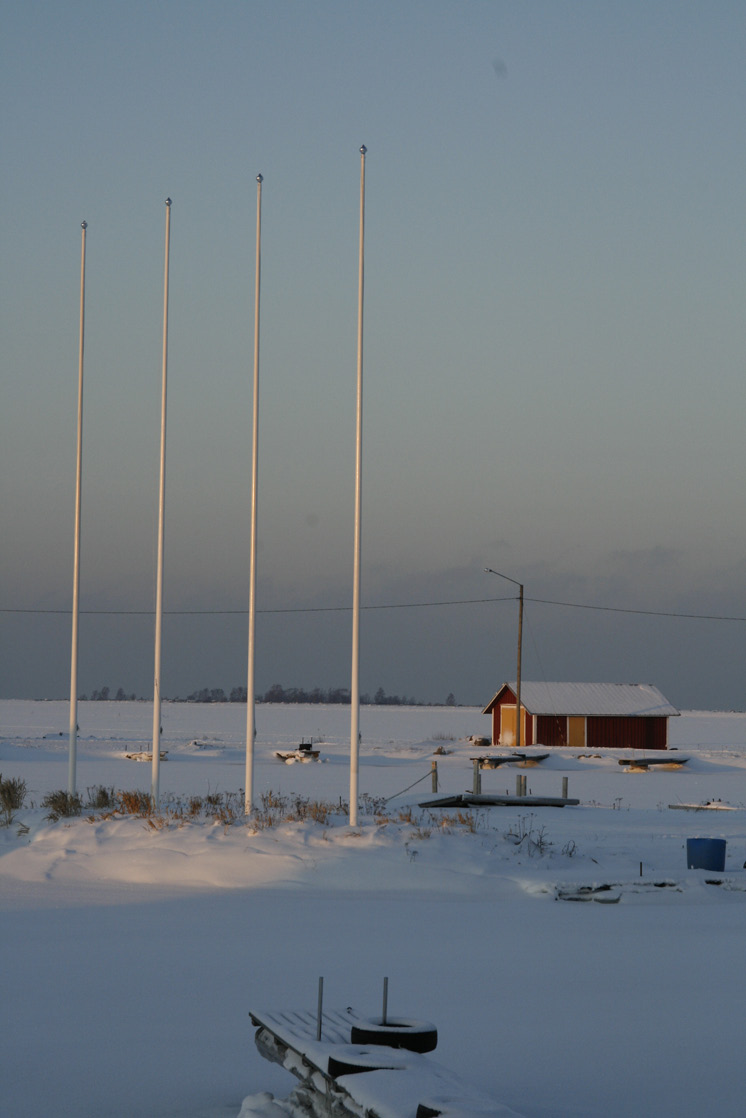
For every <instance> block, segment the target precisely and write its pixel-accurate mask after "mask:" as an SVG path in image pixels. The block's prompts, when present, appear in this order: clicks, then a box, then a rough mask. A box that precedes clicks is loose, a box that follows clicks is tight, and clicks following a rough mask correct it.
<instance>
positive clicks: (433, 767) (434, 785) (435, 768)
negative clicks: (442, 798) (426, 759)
mask: <svg viewBox="0 0 746 1118" xmlns="http://www.w3.org/2000/svg"><path fill="white" fill-rule="evenodd" d="M430 770H431V774H432V788H433V792H437V791H438V762H437V761H431V762H430Z"/></svg>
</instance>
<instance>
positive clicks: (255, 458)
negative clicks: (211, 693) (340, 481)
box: [244, 175, 262, 815]
mask: <svg viewBox="0 0 746 1118" xmlns="http://www.w3.org/2000/svg"><path fill="white" fill-rule="evenodd" d="M261 246H262V176H261V175H257V176H256V275H255V281H254V398H253V406H254V415H253V428H252V468H251V560H250V574H249V672H248V682H247V687H246V776H245V792H244V796H245V799H244V812H245V814H246V815H250V814H251V812H252V811H253V809H254V737H255V735H256V723H255V717H254V716H255V692H254V688H255V670H254V639H255V632H256V538H257V537H256V510H257V492H258V480H259V294H260V282H261V261H262V248H261Z"/></svg>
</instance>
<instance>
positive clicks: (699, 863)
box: [686, 838, 725, 873]
mask: <svg viewBox="0 0 746 1118" xmlns="http://www.w3.org/2000/svg"><path fill="white" fill-rule="evenodd" d="M686 865H687V869H690V870H714V871H715V873H722V872H723V870H724V869H725V839H712V838H690V839H687V840H686Z"/></svg>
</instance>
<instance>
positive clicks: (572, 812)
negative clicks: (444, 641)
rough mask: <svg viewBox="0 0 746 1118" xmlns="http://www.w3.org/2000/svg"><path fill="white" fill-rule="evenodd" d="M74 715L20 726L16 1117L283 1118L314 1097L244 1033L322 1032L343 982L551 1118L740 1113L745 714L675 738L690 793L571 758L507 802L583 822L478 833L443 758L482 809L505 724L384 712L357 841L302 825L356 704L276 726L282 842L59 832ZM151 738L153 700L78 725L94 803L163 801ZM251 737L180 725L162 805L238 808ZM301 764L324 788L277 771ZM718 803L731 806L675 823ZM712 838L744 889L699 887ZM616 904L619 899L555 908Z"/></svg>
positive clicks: (267, 762) (8, 730) (319, 825)
mask: <svg viewBox="0 0 746 1118" xmlns="http://www.w3.org/2000/svg"><path fill="white" fill-rule="evenodd" d="M67 717H68V715H67V704H65V703H55V702H49V703H31V702H22V701H5V702H1V703H0V773H2V776H3V778H6V779H7V778H13V777H18V778H22V779H23V780H25V781H26V783H27V786H28V796H27V803H26V807H24V808H23V809H22V810H20V811H19V812H18V813H17V816H16V819H15V820H14V822H13V823H12V824H11V826H10V827H4V828H0V950H1V951H2V959H3V964H4V966H3V986H2V991H3V999H2V1006H3V1014H2V1019H3V1040H2V1055H3V1061H2V1062H3V1075H2V1088H1V1091H0V1098H2V1107H1V1109H2V1111H3V1113H7V1114H8V1115H14V1116H16V1115H17V1116H19V1118H51V1116H52V1115H54V1116H55V1118H66V1116H81V1118H82V1116H89V1115H90V1116H91V1118H93V1116H94V1115H95V1116H97V1118H99V1116H102V1115H107V1116H112V1118H119V1116H121V1118H124V1116H125V1115H126V1116H127V1118H132V1116H136V1115H142V1116H149V1118H151V1116H152V1118H154V1116H158V1118H166V1116H176V1115H178V1116H180V1118H237V1116H238V1114H239V1112H240V1111H241V1110H242V1104H243V1100H244V1099H245V1098H246V1097H247V1096H254V1097H255V1101H254V1102H253V1103H247V1104H246V1105H245V1106H244V1108H243V1113H244V1115H249V1114H257V1115H259V1114H261V1115H268V1114H269V1113H270V1112H271V1107H270V1105H269V1103H268V1102H267V1096H266V1095H264V1096H263V1097H262V1093H263V1092H270V1093H272V1094H273V1095H274V1096H275V1097H276V1098H277V1099H283V1098H285V1097H286V1096H287V1095H288V1094H289V1093H290V1092H291V1090H292V1089H293V1087H294V1085H295V1081H294V1080H293V1079H292V1078H291V1077H290V1076H289V1075H288V1073H287V1072H285V1071H283V1070H282V1069H281V1068H279V1067H277V1066H275V1065H272V1064H269V1063H267V1062H266V1061H265V1060H263V1059H262V1058H261V1057H260V1056H259V1054H258V1052H257V1051H256V1049H255V1047H254V1043H253V1029H252V1028H251V1025H250V1022H249V1020H248V1012H249V1009H250V1008H252V1007H262V1008H264V1009H266V1008H309V1009H313V1008H315V999H316V988H317V981H318V977H319V976H320V975H323V976H324V979H325V997H326V1002H327V1004H328V1005H329V1006H330V1007H332V1006H337V1007H344V1006H347V1005H353V1006H355V1008H356V1009H357V1010H358V1011H359V1012H361V1013H365V1014H371V1013H375V1012H378V1011H379V1010H380V999H381V984H382V979H383V977H384V976H388V978H389V1010H390V1012H392V1013H394V1014H399V1015H403V1016H407V1017H418V1018H424V1019H428V1020H432V1021H434V1022H435V1023H436V1024H437V1025H438V1030H439V1036H440V1042H439V1046H438V1051H437V1053H436V1055H437V1058H438V1059H439V1061H440V1062H441V1063H443V1064H446V1065H448V1066H449V1067H451V1068H453V1069H454V1070H455V1071H458V1072H459V1073H460V1074H461V1075H462V1076H464V1077H465V1078H466V1079H467V1080H468V1081H469V1082H471V1083H472V1084H473V1085H474V1087H475V1088H477V1089H479V1090H481V1091H485V1092H488V1093H489V1094H491V1095H492V1096H493V1097H494V1098H495V1099H496V1100H499V1101H500V1102H502V1103H504V1104H506V1105H508V1106H510V1107H512V1108H513V1109H514V1110H516V1111H517V1112H519V1113H520V1114H523V1115H526V1116H531V1118H549V1116H558V1118H559V1116H562V1118H569V1116H590V1115H597V1116H601V1115H603V1116H608V1118H613V1116H627V1115H635V1116H638V1115H645V1116H647V1115H650V1116H653V1115H655V1116H671V1118H673V1116H674V1115H676V1116H677V1118H681V1116H692V1118H694V1116H695V1115H696V1116H697V1118H700V1116H702V1115H713V1116H723V1118H726V1116H731V1115H732V1116H736V1115H738V1116H739V1118H740V1115H742V1114H743V1112H744V1107H745V1106H746V1061H745V1060H744V1052H743V1036H744V1017H745V1015H746V1010H745V1008H744V1007H745V1006H746V967H744V962H743V953H744V942H745V936H746V870H744V868H743V867H744V861H745V860H746V714H737V713H731V714H728V713H715V714H713V713H707V712H688V713H685V714H684V715H683V716H682V717H681V718H678V719H673V720H672V721H671V723H670V739H671V745H672V746H675V747H676V748H677V749H678V751H679V753H680V755H681V756H682V757H687V758H688V761H687V763H686V764H685V765H684V766H683V768H681V769H680V770H677V771H658V770H655V769H654V770H651V771H650V772H645V773H643V772H626V771H624V769H623V767H622V766H620V765H619V764H618V758H619V757H620V756H623V755H624V754H623V752H622V751H610V752H609V753H608V754H605V755H604V756H603V757H599V756H589V755H586V756H579V755H578V753H577V752H575V751H570V750H567V751H560V750H555V751H553V752H552V753H551V756H550V757H549V759H548V760H546V761H544V762H542V763H541V764H540V765H539V766H537V767H535V768H529V769H515V768H513V767H510V768H502V769H498V770H494V771H485V772H484V773H483V777H482V782H483V783H482V786H483V791H485V792H489V791H495V792H498V791H499V792H506V791H509V792H511V793H512V792H514V791H515V782H516V774H517V773H524V774H525V775H526V776H527V778H528V791H529V792H531V793H533V794H534V795H547V796H559V795H560V794H561V787H562V778H563V777H567V778H568V782H569V795H570V796H571V797H576V798H578V799H579V800H580V805H579V806H578V807H570V806H568V807H565V808H563V809H557V808H530V807H528V806H520V807H501V808H497V807H495V808H489V809H483V810H481V811H479V812H476V813H466V814H465V815H463V818H462V820H459V819H458V818H456V813H455V812H453V811H442V810H441V811H431V812H427V811H425V810H422V809H420V808H419V806H418V805H419V804H420V803H421V802H422V801H425V800H427V799H429V798H431V792H430V765H431V761H432V760H433V759H434V751H435V750H436V749H441V750H444V751H447V752H444V753H441V754H440V755H438V756H437V758H436V759H437V761H438V770H439V777H440V785H441V792H443V793H449V792H463V791H469V790H470V789H471V786H472V764H471V761H470V758H471V757H473V756H474V755H475V753H476V752H477V750H476V749H475V747H474V746H473V745H472V744H470V743H469V742H468V741H467V740H466V738H467V737H468V735H470V734H487V733H488V732H489V718H487V717H485V716H483V715H481V714H480V713H479V711H477V710H474V709H465V708H458V707H457V708H379V707H364V708H363V709H362V711H361V731H362V736H363V744H362V749H361V760H360V792H361V794H363V796H364V797H365V802H364V811H363V812H362V814H361V817H360V820H359V825H358V826H357V827H356V828H355V829H354V830H351V829H350V828H349V827H348V826H347V819H346V816H345V815H344V814H343V813H342V814H337V815H330V816H328V817H327V819H326V821H325V822H315V821H313V820H312V819H310V818H308V817H307V818H306V819H305V820H304V821H302V822H295V821H293V822H285V821H283V819H282V815H283V811H284V812H285V813H287V811H290V810H292V809H293V806H294V805H297V801H300V802H301V804H312V803H313V802H315V801H324V802H326V803H328V804H331V805H337V806H338V805H339V803H340V800H342V801H343V802H344V801H346V799H347V792H348V787H349V772H348V766H347V748H348V747H347V740H348V735H349V710H348V708H346V707H311V706H303V707H297V706H260V707H258V709H257V730H258V736H257V746H256V762H255V786H256V799H257V802H261V801H262V800H263V802H264V804H267V803H268V802H269V796H270V793H271V795H272V798H273V800H274V801H275V802H277V801H279V803H280V805H281V807H282V810H280V809H279V808H278V809H277V810H276V811H275V813H274V815H273V816H272V825H271V826H263V827H261V828H260V829H257V828H256V827H254V826H252V825H251V824H247V823H246V822H244V821H240V822H237V823H234V824H233V825H231V826H225V825H223V824H221V823H219V822H215V821H210V820H205V819H204V818H203V817H201V816H200V817H198V819H197V821H196V822H187V821H184V820H178V819H176V820H171V821H170V822H169V824H168V825H166V826H160V825H159V824H155V825H154V824H153V821H152V820H148V819H146V818H142V817H137V816H132V815H128V816H123V815H116V816H113V817H110V818H102V817H101V813H98V814H97V815H94V813H92V812H90V811H85V810H84V812H83V815H82V816H81V817H80V818H78V819H74V820H60V821H59V822H57V823H54V824H52V823H49V822H47V821H45V819H44V814H45V812H44V811H43V810H42V809H41V808H40V807H39V805H40V802H41V800H42V798H43V797H44V796H45V795H46V794H47V793H49V792H51V791H54V790H56V789H61V788H64V787H65V786H66V783H67ZM150 720H151V708H150V706H149V705H148V704H145V703H84V704H81V706H80V711H79V722H80V739H79V755H78V787H79V789H80V790H81V792H82V793H83V794H84V798H85V794H86V790H87V789H92V788H95V787H97V786H100V785H103V786H105V787H115V788H116V789H119V790H125V789H138V788H139V789H142V790H144V791H147V790H149V787H150V766H149V765H147V764H138V763H137V762H134V761H128V760H126V758H125V754H126V753H128V752H136V751H138V750H144V749H147V747H148V741H149V734H150ZM244 731H245V707H241V706H233V705H216V706H207V705H191V704H189V705H187V704H164V708H163V740H162V746H163V748H164V749H166V750H168V755H167V756H168V759H167V760H166V761H164V763H163V764H162V766H161V794H162V799H163V801H164V807H166V808H168V807H169V806H170V805H172V801H173V800H176V799H180V801H181V802H182V803H184V802H186V801H188V799H189V798H190V797H196V796H201V797H204V796H205V795H206V794H207V793H208V792H211V793H215V792H221V793H225V792H237V791H238V789H239V788H241V786H242V783H243V774H244V752H243V745H242V742H243V737H244ZM302 739H305V741H308V740H309V739H313V742H314V747H315V748H316V747H318V748H319V749H320V751H321V760H320V762H319V763H308V764H293V765H283V764H282V763H281V762H280V761H278V760H277V758H276V757H275V750H277V749H283V748H292V747H294V746H295V745H297V744H298V743H299V742H300V741H301V740H302ZM416 781H419V783H417V784H416V785H415V786H414V787H410V786H412V785H413V784H414V782H416ZM405 789H408V790H406V791H405ZM383 800H387V801H388V802H387V803H385V804H384V803H383ZM712 800H720V801H722V802H723V803H724V804H727V805H729V806H730V807H732V808H734V809H735V810H730V811H728V810H717V811H715V810H711V811H701V812H692V811H686V810H672V809H671V808H670V807H669V805H671V804H681V803H689V804H693V803H704V802H706V801H712ZM34 805H35V806H34ZM260 815H261V812H260ZM266 815H267V813H265V818H266ZM444 817H445V820H444ZM26 828H28V830H26ZM694 836H704V837H713V838H717V837H722V838H725V839H726V840H727V860H726V870H725V873H724V874H713V873H710V872H707V871H699V870H688V869H687V865H686V850H685V846H686V839H687V838H688V837H694ZM712 880H720V881H721V882H722V883H721V884H719V885H713V884H707V882H708V881H712ZM599 885H610V886H612V888H611V889H610V890H607V891H605V893H602V894H597V895H598V896H599V897H602V898H604V897H605V898H609V897H611V898H612V899H613V898H615V897H617V896H618V897H619V903H614V904H597V903H593V902H589V903H582V904H578V903H568V902H566V901H564V900H558V899H557V895H558V892H564V893H568V892H569V893H572V892H573V891H574V890H576V889H577V888H579V887H583V886H599Z"/></svg>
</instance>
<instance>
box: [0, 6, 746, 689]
mask: <svg viewBox="0 0 746 1118" xmlns="http://www.w3.org/2000/svg"><path fill="white" fill-rule="evenodd" d="M0 14H1V17H2V28H1V34H0V41H1V42H2V59H1V60H0V83H1V84H0V103H2V106H3V108H2V124H3V135H2V150H3V176H2V188H3V206H2V243H3V251H2V265H1V269H0V274H1V275H2V309H1V313H2V348H1V350H0V352H1V354H2V362H3V399H4V402H3V408H2V438H1V439H0V470H1V471H2V478H3V501H2V514H1V520H0V532H1V533H2V555H3V572H4V574H3V584H2V586H3V588H2V601H0V606H1V607H3V608H4V609H6V610H7V609H65V608H68V607H69V604H70V601H71V593H72V528H73V526H72V516H73V499H74V468H75V412H76V391H77V360H78V355H77V345H78V339H77V316H78V282H79V259H80V222H81V221H82V220H86V221H87V222H88V263H87V283H88V297H87V307H86V313H87V329H86V369H85V375H86V382H85V428H84V483H83V487H84V493H83V502H84V508H83V563H82V584H81V605H82V608H83V609H144V610H148V609H150V608H152V604H153V600H154V579H155V531H156V505H157V469H158V431H159V422H160V418H159V412H158V409H159V396H160V346H161V314H162V278H163V275H162V273H163V233H164V218H165V208H164V199H165V198H166V196H167V195H170V196H171V197H172V198H173V209H172V253H171V314H170V349H169V417H168V476H167V499H166V556H167V568H166V608H167V609H172V610H180V609H236V610H240V609H243V608H245V606H246V602H247V595H248V576H247V565H248V522H249V508H248V505H249V489H250V423H251V362H252V341H253V267H254V221H255V204H256V185H255V177H256V175H257V173H259V172H261V173H262V174H263V176H264V188H263V228H262V243H263V273H262V385H261V405H260V428H261V431H260V479H259V481H260V508H259V533H260V556H259V600H258V607H259V609H273V608H288V607H314V606H346V605H348V604H349V603H350V601H351V576H352V511H353V476H352V470H353V465H354V405H355V398H354V394H355V339H356V317H355V316H356V304H357V287H356V285H357V233H358V230H357V206H358V185H359V167H360V162H359V154H358V149H359V147H360V144H362V143H365V144H366V146H367V147H368V157H367V183H366V185H367V211H366V319H365V442H364V467H363V482H364V484H363V536H364V552H363V564H364V572H363V599H364V602H365V603H366V604H369V605H378V604H386V603H391V602H401V603H413V602H423V601H444V600H452V599H477V598H487V597H499V596H501V595H502V594H506V595H510V594H511V593H512V589H511V586H510V584H509V583H503V582H501V581H500V580H498V579H495V578H494V577H491V576H488V575H485V574H484V573H483V568H484V567H485V566H491V567H495V568H496V569H498V570H502V571H504V572H505V573H506V574H509V575H510V576H511V577H513V578H516V579H520V580H522V581H523V582H524V583H525V585H526V595H527V597H528V598H531V597H534V598H545V599H555V600H561V601H571V602H579V603H586V604H589V605H604V606H613V607H622V608H633V609H643V610H661V611H670V612H685V613H697V614H717V615H724V616H730V617H735V616H737V617H744V616H746V605H745V598H746V541H745V538H744V530H745V527H746V507H745V506H746V497H745V496H744V491H745V490H746V487H745V486H744V483H743V477H744V465H745V462H744V459H745V457H746V455H745V453H744V436H743V427H744V403H745V399H744V396H745V393H744V371H745V369H744V366H745V357H746V338H745V329H744V287H745V283H744V280H745V279H746V264H745V261H746V243H745V241H746V237H745V235H744V186H745V184H746V143H745V142H744V141H745V137H744V106H745V105H746V72H745V68H744V63H743V59H744V55H745V51H746V6H744V5H743V3H741V2H736V0H734V2H726V0H710V2H704V0H700V2H687V0H675V2H674V0H657V2H656V3H652V4H651V3H650V2H643V0H640V2H636V0H618V2H613V0H610V2H605V3H598V2H596V0H593V2H591V0H588V2H582V0H577V2H570V0H567V2H565V0H551V2H546V3H542V2H530V0H520V2H518V0H516V2H501V0H493V2H490V0H460V2H447V0H422V2H418V0H414V2H405V3H403V2H402V0H397V2H388V0H368V2H354V0H338V2H329V0H317V2H310V0H308V2H301V0H295V2H293V0H266V2H251V0H245V2H240V3H239V2H233V0H225V2H220V0H216V2H212V3H189V2H183V0H178V2H177V0H164V2H160V3H133V2H131V0H127V2H121V3H113V2H111V0H95V2H75V0H71V2H70V0H68V2H66V3H64V4H59V3H52V2H39V0H37V2H34V0H30V2H29V0H26V2H24V3H15V2H9V0H4V2H3V3H2V4H0ZM527 622H528V625H527V643H526V648H525V654H524V671H525V673H526V676H527V677H529V676H530V677H533V678H538V679H541V678H549V679H609V680H618V681H638V680H644V681H649V682H652V683H655V684H657V685H658V686H659V687H660V688H661V689H662V690H663V692H664V693H665V694H666V695H667V697H668V698H669V699H670V700H671V701H672V702H674V703H675V704H678V705H680V706H734V707H735V706H737V707H743V705H744V702H745V701H746V700H745V698H744V688H743V683H744V676H745V673H744V652H745V651H746V639H745V638H746V625H745V624H744V623H743V622H715V621H694V620H687V621H685V620H674V619H653V618H649V617H641V616H639V615H622V614H610V613H595V612H594V613H591V612H589V611H584V610H570V609H567V608H564V607H557V606H548V605H542V604H539V603H531V602H528V603H527ZM0 626H1V627H2V628H1V629H0V636H1V637H2V659H1V660H0V694H3V695H19V696H21V695H49V696H64V695H65V694H66V693H67V688H68V679H69V620H68V619H67V618H65V617H55V616H48V615H33V614H2V615H0ZM245 631H246V622H245V618H244V617H242V616H240V615H239V616H235V617H232V618H225V617H219V618H215V619H211V620H205V619H199V620H195V619H189V620H187V619H180V620H175V619H172V620H169V621H168V622H167V625H166V629H165V637H164V692H165V693H166V694H181V695H183V694H186V693H187V692H188V691H190V690H193V689H195V688H197V687H200V686H223V687H225V688H226V689H228V688H230V687H232V686H235V685H238V684H244V683H245V672H246V648H245V645H246V640H245ZM257 639H258V645H257V686H258V687H259V689H260V690H264V689H266V688H267V687H269V686H270V685H271V684H272V683H274V682H282V683H283V684H285V685H286V686H289V685H293V684H295V685H299V686H306V687H313V686H316V685H318V686H321V687H329V686H340V685H345V684H346V683H348V682H349V647H350V619H349V616H348V615H347V614H344V613H342V614H316V615H310V616H308V615H297V614H296V615H280V616H277V615H269V616H265V615H262V616H261V617H260V619H259V625H258V631H257ZM514 642H515V607H514V605H513V604H512V603H510V602H506V603H496V604H491V605H489V604H487V605H475V606H449V607H439V608H435V609H428V610H424V609H423V610H406V611H405V610H403V611H397V612H392V611H382V612H380V613H378V612H376V613H366V615H365V617H364V622H363V649H362V658H361V670H362V680H361V682H362V687H363V690H370V691H375V689H376V688H377V687H378V685H379V684H381V685H383V686H384V688H385V689H386V690H387V691H395V692H399V693H405V694H407V695H414V696H416V697H418V698H424V699H443V698H445V696H446V694H447V693H448V692H449V691H453V692H455V694H456V697H457V699H458V700H460V701H464V702H481V701H485V702H486V701H487V700H488V699H489V698H490V696H491V694H492V693H493V691H494V690H495V687H496V686H497V685H498V684H499V683H500V682H501V681H502V680H503V679H504V678H510V677H512V676H513V675H514V673H515V649H514ZM151 677H152V621H151V620H150V619H148V618H144V619H129V620H123V619H114V618H99V619H93V618H88V617H86V618H84V619H83V622H82V626H81V677H80V684H81V686H80V689H81V690H82V691H90V690H92V689H93V688H97V687H100V686H102V685H104V684H108V685H109V686H112V687H114V688H116V687H117V686H119V685H122V686H124V687H125V689H126V690H128V691H129V690H134V691H136V692H137V693H138V694H143V695H147V694H148V693H149V689H150V687H151V683H150V680H151Z"/></svg>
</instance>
